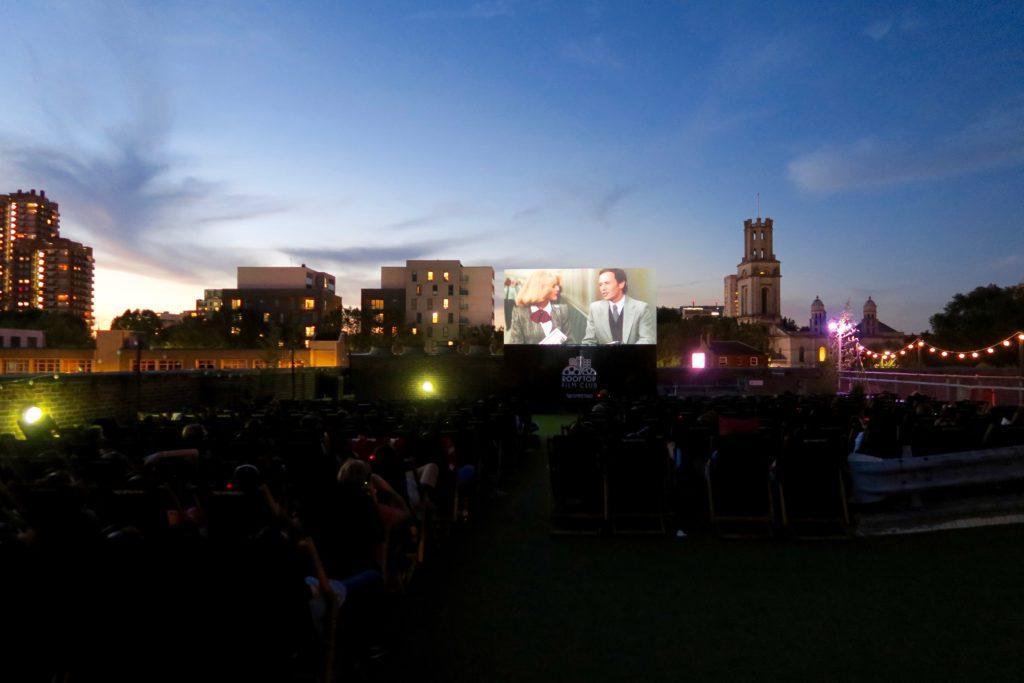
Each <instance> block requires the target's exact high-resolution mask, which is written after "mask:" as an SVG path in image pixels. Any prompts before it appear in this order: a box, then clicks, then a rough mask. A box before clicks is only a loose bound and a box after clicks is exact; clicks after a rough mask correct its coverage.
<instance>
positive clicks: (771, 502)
mask: <svg viewBox="0 0 1024 683" xmlns="http://www.w3.org/2000/svg"><path fill="white" fill-rule="evenodd" d="M637 442H647V443H648V444H649V448H648V451H647V452H652V451H658V452H660V453H661V456H660V458H661V460H662V463H663V467H662V468H661V469H660V470H659V468H658V467H651V466H648V465H646V464H643V461H641V460H639V459H636V458H635V456H634V459H633V460H632V464H628V463H627V467H634V468H635V467H646V469H647V474H646V475H644V476H646V481H647V484H646V486H644V485H643V484H640V485H637V486H634V487H633V492H634V493H636V492H638V491H639V492H646V494H647V496H646V499H645V498H644V497H643V496H642V495H641V496H637V497H636V499H635V500H631V501H630V500H624V499H623V496H621V495H619V496H618V497H616V495H615V488H616V487H620V482H622V481H623V480H624V478H623V475H622V471H623V469H622V467H621V466H618V467H617V464H616V462H617V460H621V454H622V453H623V452H625V451H627V450H628V451H629V452H631V453H636V452H643V451H637V448H636V443H637ZM1021 444H1024V408H1019V407H1015V406H992V405H990V404H989V403H986V402H982V401H958V402H953V403H949V402H942V401H937V400H935V399H932V398H929V397H927V396H921V395H912V396H910V397H908V398H907V399H905V400H902V399H897V397H896V396H894V395H890V394H882V395H877V396H873V397H865V396H864V395H862V394H852V395H841V396H829V395H821V396H797V395H792V394H783V395H778V396H716V397H704V396H696V397H694V396H691V397H660V398H657V399H649V400H642V401H637V400H614V399H612V398H610V397H608V396H605V397H603V398H601V399H599V400H598V401H597V402H596V404H595V405H593V406H591V407H589V408H588V409H587V410H586V411H584V412H583V413H581V415H580V416H579V418H578V419H577V420H576V422H575V423H574V424H573V425H572V426H571V427H568V428H566V429H564V430H563V434H562V435H561V436H560V437H557V438H556V439H554V440H553V441H552V442H551V443H550V444H549V453H550V457H551V458H552V460H551V477H552V487H553V490H554V493H555V503H556V505H555V508H556V515H557V514H558V513H559V510H560V508H559V506H560V504H564V505H562V507H561V512H563V513H564V517H565V518H571V517H573V516H575V517H585V516H587V514H588V513H589V515H590V516H591V517H594V518H598V517H600V518H601V519H602V520H603V521H605V522H608V521H613V522H614V519H615V517H616V514H620V516H622V517H625V516H627V515H634V516H635V514H636V513H637V512H638V511H641V510H645V509H646V510H651V509H652V507H651V505H650V501H651V499H652V498H654V497H656V496H657V495H660V493H661V491H660V490H658V489H660V487H662V486H663V487H664V492H665V495H664V506H663V507H664V509H665V510H668V511H671V513H672V515H673V516H674V517H675V520H674V521H675V523H676V527H675V528H677V529H679V530H685V533H689V532H690V531H691V530H694V529H698V530H699V529H706V528H708V526H709V523H713V522H715V521H716V520H715V518H716V515H719V514H721V513H722V512H723V509H730V510H731V511H732V512H733V513H734V516H735V517H736V518H745V519H748V520H754V519H756V520H757V521H759V522H761V521H764V522H766V523H767V524H769V525H774V526H776V527H777V526H778V525H779V524H781V523H782V519H783V518H784V517H785V515H786V513H787V510H786V509H785V508H786V507H787V506H788V507H790V508H793V507H798V503H805V506H804V510H805V511H808V512H810V511H811V510H812V508H813V509H816V510H818V511H820V510H821V509H827V511H828V514H831V515H833V516H834V517H835V518H836V519H837V520H841V519H843V518H844V517H845V516H846V510H845V499H846V497H847V496H846V491H848V481H845V467H844V463H845V460H846V457H847V456H848V455H850V454H851V453H860V454H864V455H870V456H874V457H879V458H899V457H916V456H927V455H932V454H937V453H949V452H959V451H968V450H983V449H989V448H997V447H1001V446H1013V445H1021ZM591 465H592V466H591ZM784 483H785V484H790V490H789V497H788V498H787V497H786V496H785V495H781V494H780V486H781V485H782V484H784ZM767 489H770V490H771V492H772V493H771V495H770V496H769V495H766V490H767ZM826 489H827V490H828V491H830V492H831V493H830V498H828V499H826V497H825V496H823V495H821V491H823V490H826ZM804 491H810V492H811V494H810V495H803V492H804ZM812 498H816V499H815V500H811V499H812ZM751 501H753V503H751ZM655 507H656V506H655ZM847 521H848V519H847ZM680 535H683V532H682V531H681V532H680Z"/></svg>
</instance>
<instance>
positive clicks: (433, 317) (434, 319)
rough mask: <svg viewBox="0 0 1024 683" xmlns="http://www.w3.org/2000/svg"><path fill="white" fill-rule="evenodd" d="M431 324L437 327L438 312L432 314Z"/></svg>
mask: <svg viewBox="0 0 1024 683" xmlns="http://www.w3.org/2000/svg"><path fill="white" fill-rule="evenodd" d="M430 322H432V323H434V324H435V325H436V324H437V311H434V312H433V313H431V314H430Z"/></svg>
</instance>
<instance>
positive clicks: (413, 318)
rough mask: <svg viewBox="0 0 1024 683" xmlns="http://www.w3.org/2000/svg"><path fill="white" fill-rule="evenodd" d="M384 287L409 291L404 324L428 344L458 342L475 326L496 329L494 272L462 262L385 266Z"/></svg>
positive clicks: (431, 262)
mask: <svg viewBox="0 0 1024 683" xmlns="http://www.w3.org/2000/svg"><path fill="white" fill-rule="evenodd" d="M380 286H381V289H385V290H402V291H403V292H404V298H405V302H404V312H405V313H404V320H405V325H406V326H407V327H410V328H411V330H412V332H413V334H416V335H422V336H423V338H424V339H425V340H426V341H430V342H433V343H434V344H438V343H442V344H443V343H454V342H455V341H456V340H458V339H460V338H461V337H462V334H463V332H465V331H466V330H467V329H468V328H469V327H473V326H476V325H487V326H492V327H493V326H494V268H492V267H491V266H464V265H462V262H461V261H458V260H412V261H406V262H405V265H404V266H382V267H381V269H380Z"/></svg>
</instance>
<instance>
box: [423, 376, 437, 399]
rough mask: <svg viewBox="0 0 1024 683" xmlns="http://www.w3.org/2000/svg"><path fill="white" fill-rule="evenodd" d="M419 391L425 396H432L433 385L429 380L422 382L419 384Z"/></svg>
mask: <svg viewBox="0 0 1024 683" xmlns="http://www.w3.org/2000/svg"><path fill="white" fill-rule="evenodd" d="M420 391H422V392H423V393H424V394H426V395H427V396H431V395H433V393H434V383H433V382H431V381H430V380H429V379H425V380H423V383H422V384H420Z"/></svg>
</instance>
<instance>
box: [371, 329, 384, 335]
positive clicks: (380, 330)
mask: <svg viewBox="0 0 1024 683" xmlns="http://www.w3.org/2000/svg"><path fill="white" fill-rule="evenodd" d="M370 334H384V328H383V327H371V328H370Z"/></svg>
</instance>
